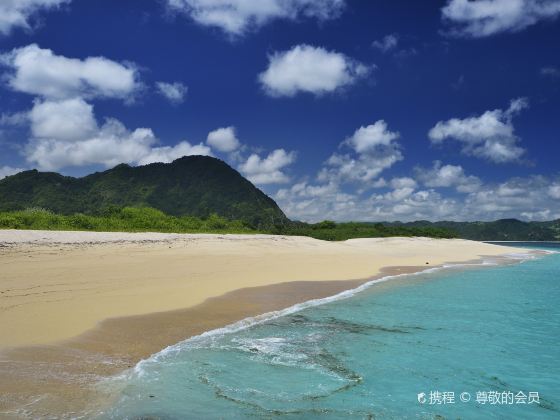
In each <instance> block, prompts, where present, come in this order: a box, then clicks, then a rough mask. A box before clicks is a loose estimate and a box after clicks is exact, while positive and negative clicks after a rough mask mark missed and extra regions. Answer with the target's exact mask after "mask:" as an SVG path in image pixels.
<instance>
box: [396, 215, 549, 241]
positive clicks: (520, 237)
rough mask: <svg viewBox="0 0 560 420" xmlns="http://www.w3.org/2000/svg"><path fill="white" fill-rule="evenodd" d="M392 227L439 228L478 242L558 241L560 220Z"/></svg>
mask: <svg viewBox="0 0 560 420" xmlns="http://www.w3.org/2000/svg"><path fill="white" fill-rule="evenodd" d="M389 225H392V226H407V227H424V228H426V227H437V228H443V229H449V230H451V231H453V232H456V233H457V235H458V236H459V237H460V238H463V239H472V240H477V241H558V240H560V220H554V221H550V222H523V221H521V220H517V219H501V220H496V221H493V222H449V221H442V222H428V221H425V220H420V221H416V222H409V223H399V222H395V223H390V224H389Z"/></svg>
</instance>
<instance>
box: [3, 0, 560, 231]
mask: <svg viewBox="0 0 560 420" xmlns="http://www.w3.org/2000/svg"><path fill="white" fill-rule="evenodd" d="M559 16H560V1H559V0H476V1H467V0H442V1H430V2H419V1H412V0H411V1H381V0H379V1H351V0H323V1H319V0H313V1H312V0H263V1H247V0H134V1H132V0H122V1H114V0H96V1H86V0H8V1H6V2H3V3H2V4H0V54H1V55H0V83H1V85H0V177H3V176H8V175H10V174H12V173H15V172H18V171H20V170H24V169H31V168H38V169H40V170H47V171H58V172H62V173H64V174H68V175H74V176H81V175H85V174H88V173H91V172H93V171H97V170H103V169H106V168H109V167H112V166H114V165H115V164H117V163H120V162H126V163H129V164H131V165H139V164H146V163H151V162H157V161H163V162H169V161H172V160H173V159H175V158H178V157H180V156H182V155H185V154H210V155H213V156H216V157H219V158H221V159H224V160H225V161H226V162H228V163H229V164H230V165H232V166H233V167H235V168H236V169H238V170H239V171H240V172H241V173H243V174H244V175H245V176H247V177H248V178H249V179H251V180H252V181H253V182H254V183H256V184H257V185H258V186H259V187H260V188H261V189H263V190H264V191H265V192H266V193H268V194H269V195H270V196H272V197H273V198H274V199H276V200H277V202H278V203H279V205H280V206H281V207H282V209H283V210H284V211H285V212H286V213H287V214H288V216H290V217H292V218H295V219H300V220H306V221H316V220H322V219H326V218H329V219H335V220H375V221H377V220H417V219H430V220H441V219H446V220H492V219H497V218H503V217H517V218H520V219H524V220H548V219H554V218H560V173H559V165H558V156H560V139H559V134H558V133H559V131H560V119H559V118H558V117H559V116H560V115H559V110H560V42H559V40H560V20H559Z"/></svg>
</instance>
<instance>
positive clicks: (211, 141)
mask: <svg viewBox="0 0 560 420" xmlns="http://www.w3.org/2000/svg"><path fill="white" fill-rule="evenodd" d="M206 143H207V144H208V145H209V146H211V147H213V148H214V149H216V150H218V151H219V152H224V153H231V152H233V151H235V150H237V149H238V148H239V147H240V146H241V142H240V141H239V140H238V139H237V137H236V135H235V127H232V126H230V127H222V128H218V129H216V130H214V131H211V132H209V133H208V137H207V138H206Z"/></svg>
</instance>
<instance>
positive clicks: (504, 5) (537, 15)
mask: <svg viewBox="0 0 560 420" xmlns="http://www.w3.org/2000/svg"><path fill="white" fill-rule="evenodd" d="M441 14H442V18H443V20H444V22H445V23H447V24H448V26H449V32H450V34H451V35H455V36H463V37H469V38H481V37H486V36H490V35H495V34H498V33H502V32H518V31H521V30H523V29H525V28H527V27H528V26H531V25H534V24H536V23H537V22H539V21H541V20H552V19H555V18H557V17H558V15H560V0H474V1H473V0H449V1H448V2H447V4H446V5H445V6H444V7H443V8H442V9H441Z"/></svg>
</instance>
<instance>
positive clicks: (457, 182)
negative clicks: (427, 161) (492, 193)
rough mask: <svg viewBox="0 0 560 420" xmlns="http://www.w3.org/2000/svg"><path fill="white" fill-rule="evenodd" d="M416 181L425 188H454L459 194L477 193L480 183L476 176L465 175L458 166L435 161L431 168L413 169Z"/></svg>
mask: <svg viewBox="0 0 560 420" xmlns="http://www.w3.org/2000/svg"><path fill="white" fill-rule="evenodd" d="M414 173H415V175H416V179H417V180H418V181H420V182H421V183H423V184H424V185H425V186H426V187H431V188H442V187H443V188H449V187H452V188H455V189H457V191H459V192H463V193H469V192H474V191H477V190H478V189H479V188H480V186H481V181H480V179H479V178H477V177H476V176H472V175H466V174H465V171H464V169H463V168H462V167H461V166H459V165H442V163H441V162H440V161H437V160H436V161H435V162H434V164H433V166H432V168H421V167H416V168H414Z"/></svg>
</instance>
